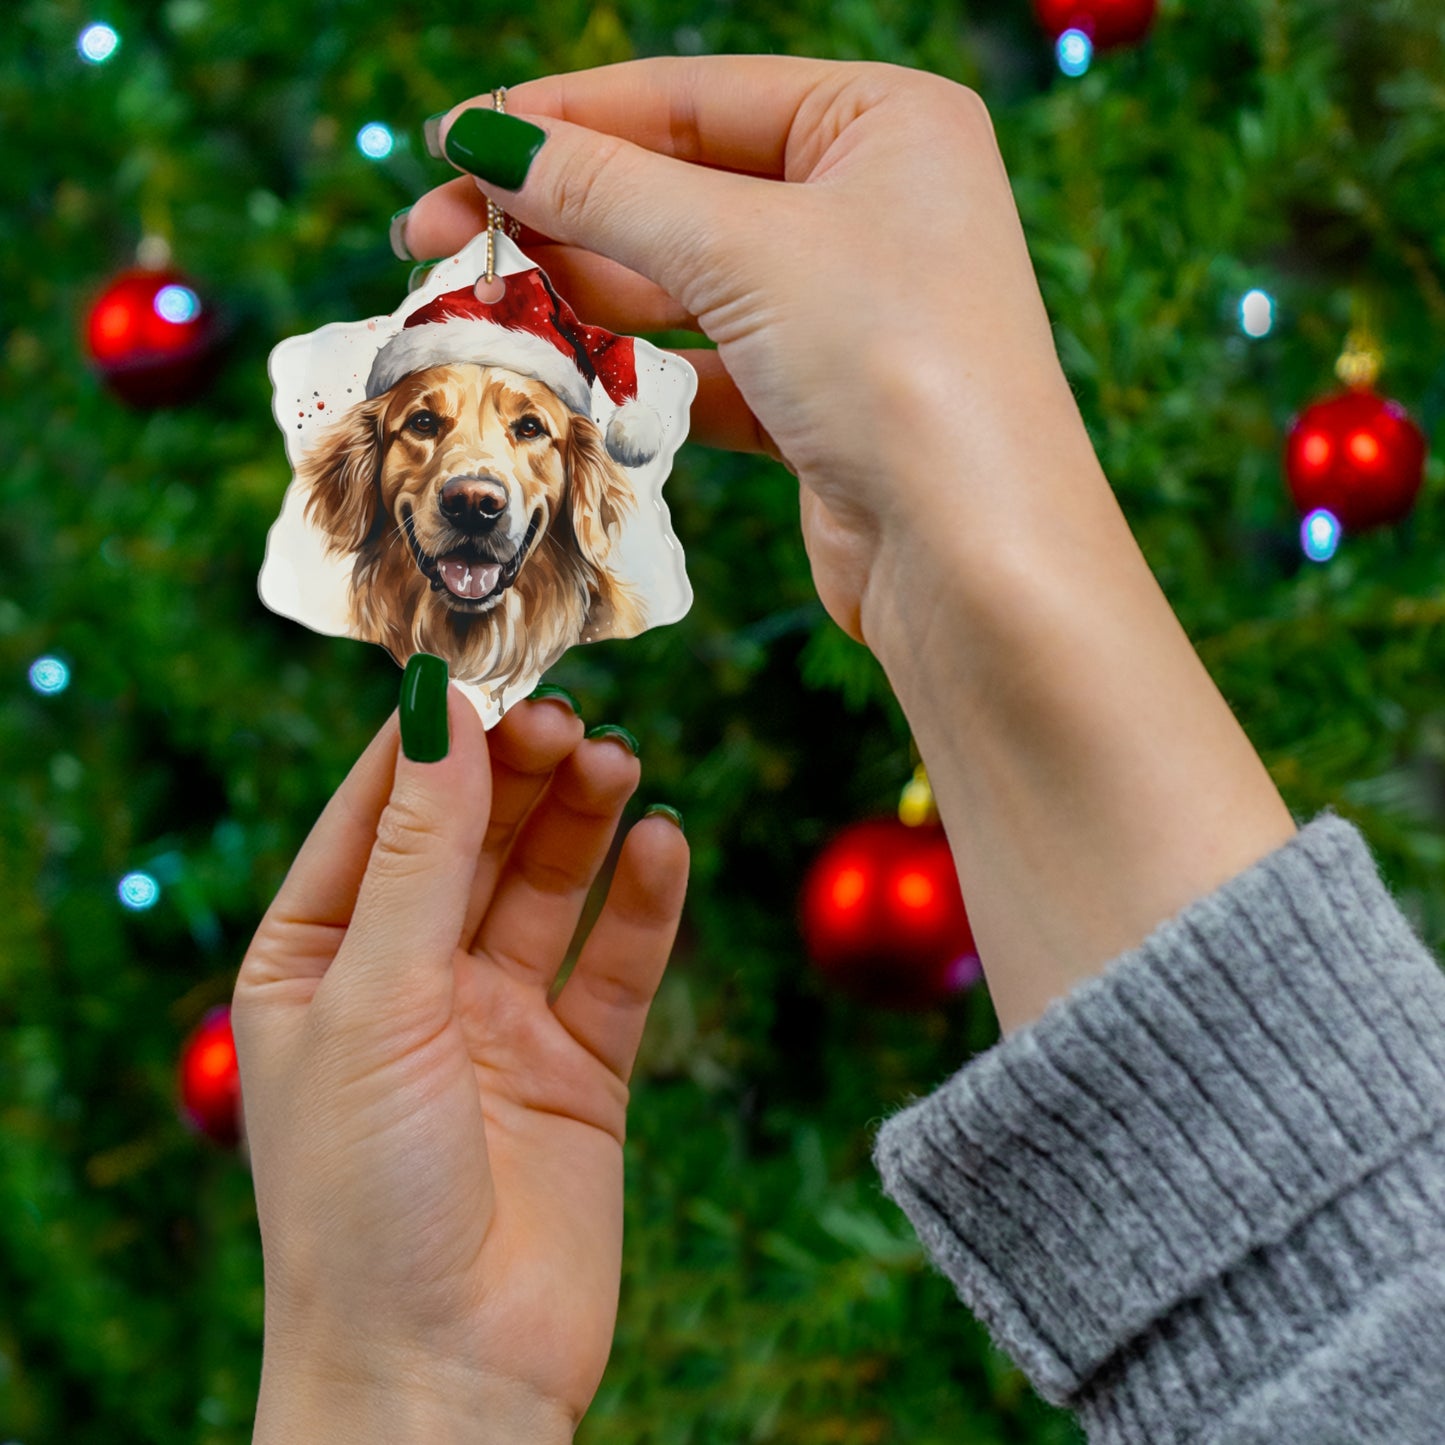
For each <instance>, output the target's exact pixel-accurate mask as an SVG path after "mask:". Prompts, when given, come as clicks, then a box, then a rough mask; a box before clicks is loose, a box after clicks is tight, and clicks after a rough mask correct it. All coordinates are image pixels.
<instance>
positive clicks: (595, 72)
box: [442, 55, 858, 179]
mask: <svg viewBox="0 0 1445 1445" xmlns="http://www.w3.org/2000/svg"><path fill="white" fill-rule="evenodd" d="M857 69H858V68H857V67H856V66H850V65H848V64H845V63H842V62H836V61H827V60H807V59H803V58H801V57H798V56H791V55H703V56H691V57H688V56H656V57H653V58H651V59H646V60H627V61H623V62H622V63H621V64H618V65H603V66H598V67H596V68H594V69H592V70H577V71H573V72H571V73H570V74H566V75H549V76H544V77H542V78H540V79H538V80H528V81H524V82H522V84H520V85H514V86H511V87H509V88H508V90H507V109H508V111H510V112H512V113H513V114H518V115H531V116H540V117H547V116H551V117H554V118H555V119H557V120H563V121H567V122H569V123H570V124H572V125H580V126H584V127H585V128H586V129H588V130H595V131H600V132H602V133H603V134H605V135H613V136H617V137H618V138H619V139H622V140H626V141H631V142H632V143H633V144H634V145H638V146H641V147H642V148H643V149H644V150H650V151H654V152H656V153H657V154H659V155H666V156H672V157H673V158H675V159H677V160H684V161H694V162H696V163H698V164H700V165H705V166H714V167H717V168H719V169H722V170H729V171H739V172H744V173H746V174H748V175H755V176H762V177H766V178H769V179H783V178H785V177H788V173H789V164H788V162H789V159H790V157H789V150H790V146H791V145H792V144H795V143H796V142H798V141H799V140H800V139H802V138H803V134H804V128H800V127H799V125H798V122H799V119H800V117H804V118H806V112H807V111H808V108H809V102H810V101H815V100H821V101H823V102H824V103H825V104H824V106H822V107H820V112H821V110H822V109H823V108H825V106H826V101H827V100H830V99H831V98H832V97H833V96H834V95H835V94H836V92H837V90H838V89H839V88H840V87H841V86H842V85H844V84H846V83H848V81H849V80H851V79H854V78H856V74H857ZM474 103H482V104H486V103H489V102H487V101H485V100H482V101H480V102H473V101H467V102H466V103H465V105H462V106H457V107H456V108H455V110H454V111H453V112H451V113H449V114H448V115H447V117H446V120H445V121H443V123H442V131H443V134H445V131H446V128H447V126H448V125H449V124H450V122H451V121H452V120H453V119H454V118H455V116H456V115H457V114H459V113H460V112H461V111H462V110H463V109H465V108H466V106H469V105H472V104H474Z"/></svg>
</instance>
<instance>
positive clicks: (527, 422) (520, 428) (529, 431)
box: [512, 416, 547, 441]
mask: <svg viewBox="0 0 1445 1445" xmlns="http://www.w3.org/2000/svg"><path fill="white" fill-rule="evenodd" d="M512 430H513V431H514V432H516V434H517V435H518V436H519V437H522V438H523V439H524V440H527V441H530V440H531V439H532V438H533V437H544V436H546V435H547V428H546V427H544V426H543V425H542V423H541V422H540V421H538V419H537V418H536V417H534V416H524V417H523V418H522V419H521V421H519V422H517V423H516V425H515V426H513V428H512Z"/></svg>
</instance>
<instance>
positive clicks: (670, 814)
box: [642, 803, 687, 835]
mask: <svg viewBox="0 0 1445 1445" xmlns="http://www.w3.org/2000/svg"><path fill="white" fill-rule="evenodd" d="M654 813H656V814H658V815H659V816H660V817H663V818H667V819H670V820H671V821H672V822H674V823H676V824H677V831H678V832H679V833H682V834H683V835H686V833H687V829H686V828H684V827H683V826H682V814H681V813H679V812H678V811H677V809H676V808H673V807H669V806H668V804H666V803H653V804H652V805H651V806H650V807H649V808H648V809H647V811H646V812H645V813H643V815H642V816H643V817H644V818H650V817H652V815H653V814H654Z"/></svg>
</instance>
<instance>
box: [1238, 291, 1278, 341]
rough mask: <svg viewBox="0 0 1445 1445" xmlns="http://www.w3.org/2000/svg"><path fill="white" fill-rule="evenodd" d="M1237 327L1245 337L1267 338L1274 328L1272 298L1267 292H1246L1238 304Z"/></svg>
mask: <svg viewBox="0 0 1445 1445" xmlns="http://www.w3.org/2000/svg"><path fill="white" fill-rule="evenodd" d="M1239 325H1240V329H1241V330H1242V331H1243V332H1244V334H1245V335H1246V336H1268V335H1269V333H1270V331H1271V330H1272V329H1273V327H1274V297H1272V296H1271V295H1270V294H1269V292H1268V291H1260V290H1254V291H1247V292H1246V293H1245V295H1244V298H1243V300H1241V301H1240V303H1239Z"/></svg>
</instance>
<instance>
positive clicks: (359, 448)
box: [296, 397, 386, 552]
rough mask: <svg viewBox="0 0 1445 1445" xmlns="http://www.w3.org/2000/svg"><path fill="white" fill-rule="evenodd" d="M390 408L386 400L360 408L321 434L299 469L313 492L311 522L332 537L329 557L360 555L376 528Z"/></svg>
mask: <svg viewBox="0 0 1445 1445" xmlns="http://www.w3.org/2000/svg"><path fill="white" fill-rule="evenodd" d="M385 407H386V398H385V397H376V398H375V399H373V400H372V401H364V402H359V403H358V404H357V405H356V406H354V407H352V408H351V410H350V411H349V412H347V413H346V415H345V416H344V417H342V418H341V419H340V420H339V421H338V422H337V423H336V425H335V426H333V427H331V428H330V429H329V430H327V431H325V432H323V433H322V434H321V437H320V439H319V440H318V441H317V443H316V445H315V446H314V447H313V448H312V449H311V451H310V452H308V453H307V454H306V456H305V457H304V458H303V460H302V462H301V465H300V466H299V467H298V468H297V471H296V475H297V477H298V478H299V479H300V480H301V481H304V482H306V483H308V484H309V485H310V488H311V495H310V497H309V499H308V500H307V503H306V520H307V521H308V522H315V523H316V524H317V526H319V527H320V528H322V530H323V531H324V532H325V533H326V536H327V551H329V552H357V551H360V550H361V548H362V547H363V546H364V545H365V543H366V541H367V539H368V538H369V537H370V536H371V535H372V532H373V531H374V530H375V528H376V525H377V522H378V520H379V515H380V512H381V490H380V487H379V485H378V481H379V479H378V476H377V472H378V470H379V468H380V465H381V435H380V421H381V413H382V412H383V411H384V410H385Z"/></svg>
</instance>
